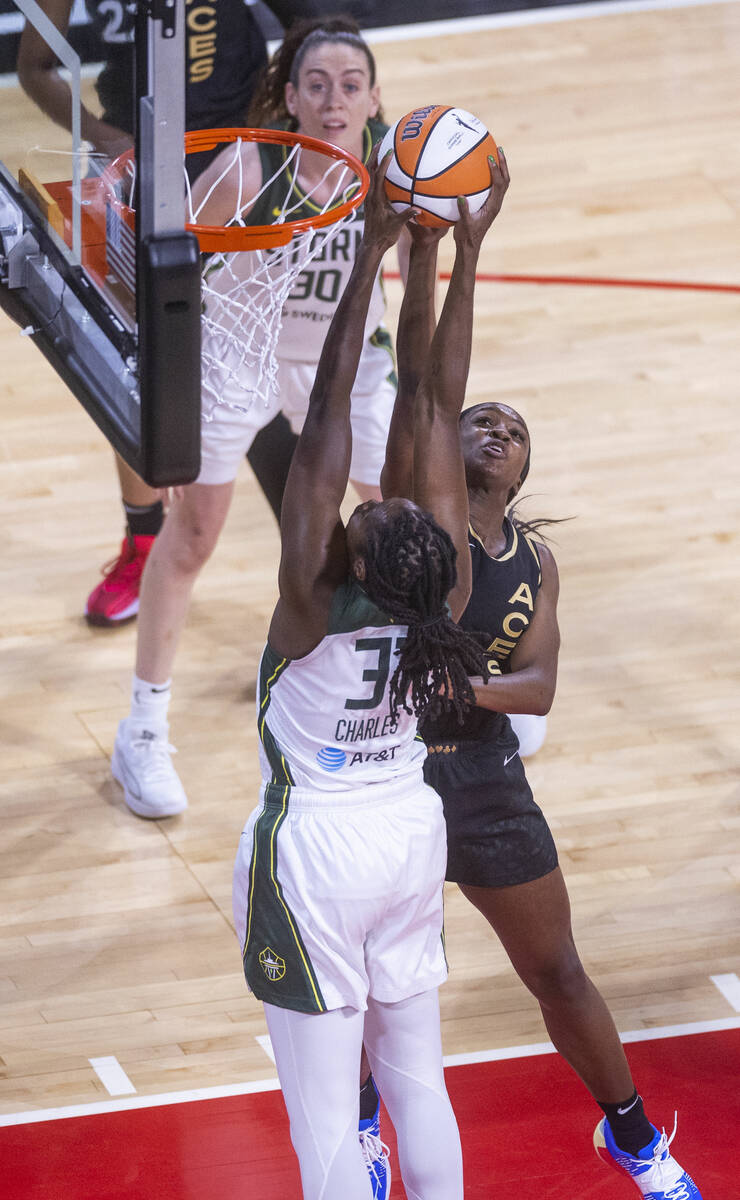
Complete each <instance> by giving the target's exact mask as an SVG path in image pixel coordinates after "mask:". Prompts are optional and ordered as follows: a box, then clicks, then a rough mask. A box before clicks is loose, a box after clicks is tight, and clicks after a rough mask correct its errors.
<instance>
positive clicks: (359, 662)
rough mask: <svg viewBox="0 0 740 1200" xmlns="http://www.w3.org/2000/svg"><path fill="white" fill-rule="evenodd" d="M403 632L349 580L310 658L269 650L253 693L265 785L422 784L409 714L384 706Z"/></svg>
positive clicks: (419, 750) (418, 744)
mask: <svg viewBox="0 0 740 1200" xmlns="http://www.w3.org/2000/svg"><path fill="white" fill-rule="evenodd" d="M406 631H407V627H406V626H405V625H395V624H393V622H392V621H391V620H390V618H389V617H388V616H387V615H385V614H384V613H382V612H381V611H380V610H379V609H378V608H377V607H376V606H375V605H374V604H373V602H372V601H371V600H370V599H369V598H368V597H367V596H366V595H365V593H364V592H363V591H362V589H361V588H360V587H359V585H358V584H357V583H356V582H354V581H352V582H349V581H348V582H347V583H346V584H343V585H342V587H340V588H339V589H338V590H337V593H336V595H335V597H334V601H333V604H332V609H331V614H330V620H329V632H328V633H327V635H326V637H324V638H323V639H322V640H321V642H320V643H319V644H318V646H316V648H315V649H314V650H312V651H311V653H310V654H307V655H306V656H305V657H304V658H300V659H293V660H291V659H286V658H281V657H280V656H279V655H278V654H276V653H275V651H274V650H273V649H272V647H271V646H270V645H269V643H268V645H267V646H266V647H265V650H264V652H263V655H262V660H261V662H260V676H259V692H258V696H257V722H258V731H259V736H260V763H261V766H262V775H263V778H264V780H265V783H272V784H276V785H279V786H286V785H287V786H289V787H296V788H300V789H305V790H309V791H312V792H330V793H339V792H347V791H350V790H353V789H357V788H364V787H366V786H372V785H373V784H385V785H388V784H389V783H393V782H395V781H400V780H403V779H406V778H408V779H417V780H418V779H420V778H421V771H422V764H423V762H424V758H425V757H426V747H425V745H424V743H423V742H422V741H421V740H420V739H419V738H418V736H417V720H416V717H414V716H411V715H410V714H408V713H406V712H404V711H403V710H401V711H400V713H399V715H398V719H397V720H395V721H394V720H393V719H392V717H391V714H390V706H389V700H388V685H389V680H390V678H391V676H392V675H393V672H394V671H395V669H396V666H397V664H398V657H397V653H398V649H399V645H400V643H401V642H402V641H403V638H404V636H405V634H406Z"/></svg>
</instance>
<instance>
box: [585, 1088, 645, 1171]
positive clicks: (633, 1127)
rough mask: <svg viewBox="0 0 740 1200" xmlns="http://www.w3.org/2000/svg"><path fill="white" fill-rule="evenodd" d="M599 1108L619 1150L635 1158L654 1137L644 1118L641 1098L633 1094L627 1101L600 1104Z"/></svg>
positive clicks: (635, 1093)
mask: <svg viewBox="0 0 740 1200" xmlns="http://www.w3.org/2000/svg"><path fill="white" fill-rule="evenodd" d="M598 1105H599V1108H602V1109H603V1110H604V1112H605V1113H606V1119H607V1121H608V1122H609V1127H610V1129H611V1131H612V1133H613V1134H614V1141H615V1142H616V1143H617V1145H618V1146H619V1149H620V1150H624V1151H625V1152H626V1153H627V1154H634V1155H635V1156H637V1155H638V1154H639V1152H640V1150H644V1148H645V1146H647V1145H649V1143H650V1142H652V1140H653V1138H654V1137H655V1129H654V1128H653V1126H652V1125H651V1124H650V1122H649V1121H648V1119H647V1117H646V1116H645V1110H644V1109H643V1107H642V1097H641V1096H638V1094H637V1092H636V1091H635V1092H633V1093H632V1095H631V1096H630V1097H629V1099H628V1100H622V1101H620V1103H619V1104H602V1103H601V1101H600V1100H599V1101H598Z"/></svg>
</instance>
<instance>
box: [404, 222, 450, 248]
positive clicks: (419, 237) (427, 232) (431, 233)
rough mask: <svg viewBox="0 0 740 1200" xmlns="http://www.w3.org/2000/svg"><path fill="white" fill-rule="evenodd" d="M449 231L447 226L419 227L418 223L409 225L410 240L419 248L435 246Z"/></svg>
mask: <svg viewBox="0 0 740 1200" xmlns="http://www.w3.org/2000/svg"><path fill="white" fill-rule="evenodd" d="M449 230H450V226H449V225H420V224H419V222H418V221H411V222H410V223H409V233H410V234H411V240H412V242H413V243H414V245H415V246H419V247H425V246H436V244H437V242H439V241H441V239H442V238H443V237H444V236H445V234H446V233H449Z"/></svg>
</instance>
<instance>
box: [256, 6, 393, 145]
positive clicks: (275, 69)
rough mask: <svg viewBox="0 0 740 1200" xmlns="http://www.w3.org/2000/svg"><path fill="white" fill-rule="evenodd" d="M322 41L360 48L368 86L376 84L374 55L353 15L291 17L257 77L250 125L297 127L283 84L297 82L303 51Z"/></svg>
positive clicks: (379, 113)
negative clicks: (290, 23)
mask: <svg viewBox="0 0 740 1200" xmlns="http://www.w3.org/2000/svg"><path fill="white" fill-rule="evenodd" d="M324 42H339V43H342V42H343V43H345V44H346V45H348V46H354V47H356V48H357V49H358V50H361V51H362V52H363V54H364V55H365V57H366V59H367V65H368V67H369V69H370V87H374V86H375V78H376V74H377V69H376V66H375V59H374V58H373V54H372V51H371V49H370V47H369V46H368V44H367V42H366V41H365V40H364V39H363V37H362V35H361V33H360V27H359V25H358V24H357V22H356V21H354V20H353V19H352V17H347V16H337V17H312V18H308V19H306V20H301V21H294V22H293V24H292V25H291V26H290V28H289V29H287V30H286V32H285V37H284V38H283V41H282V42H281V43H280V46H279V47H278V49H277V50H276V51H275V53H274V54H273V56H272V58H271V59H270V61H269V63H268V64H267V66H266V67H265V70H264V71H263V73H262V76H261V77H260V81H259V83H258V84H257V88H256V90H255V93H254V96H253V97H252V103H251V105H250V106H249V112H248V114H247V123H248V124H249V125H251V126H252V127H253V128H257V129H259V128H261V127H265V126H266V127H269V126H271V125H284V126H285V127H286V128H287V129H291V130H294V129H295V128H296V126H297V121H296V120H295V118H294V117H292V116H291V115H290V113H289V112H288V110H287V108H286V106H285V85H286V83H289V82H290V83H292V84H294V85H295V84H296V83H297V82H298V72H299V70H300V67H301V63H302V61H303V58H304V55H305V54H306V53H307V51H308V50H310V49H312V48H313V47H314V46H320V45H322V44H323V43H324ZM383 119H384V118H383V113H382V110H381V109H378V113H377V120H379V121H382V120H383Z"/></svg>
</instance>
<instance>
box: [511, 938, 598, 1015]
mask: <svg viewBox="0 0 740 1200" xmlns="http://www.w3.org/2000/svg"><path fill="white" fill-rule="evenodd" d="M519 977H520V979H521V980H522V982H523V983H524V984H525V985H526V986H527V987H528V988H529V990H530V992H532V994H533V996H535V998H536V999H537V1000H539V1002H540V1004H544V1005H545V1006H557V1005H559V1004H575V1003H578V1002H579V1001H580V1000H581V999H582V998H583V996H584V995H585V993H586V991H587V990H588V987H589V979H588V976H587V974H586V972H585V970H584V968H583V963H582V962H581V960H580V958H579V957H578V952H577V950H576V948H575V946H568V947H566V948H565V949H564V950H563V951H562V953H560V954H558V955H557V956H556V957H553V958H549V959H548V960H547V961H546V962H541V963H535V964H533V965H532V966H529V967H527V968H525V969H523V970H520V971H519Z"/></svg>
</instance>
